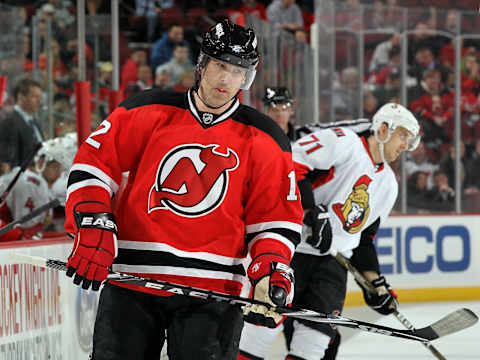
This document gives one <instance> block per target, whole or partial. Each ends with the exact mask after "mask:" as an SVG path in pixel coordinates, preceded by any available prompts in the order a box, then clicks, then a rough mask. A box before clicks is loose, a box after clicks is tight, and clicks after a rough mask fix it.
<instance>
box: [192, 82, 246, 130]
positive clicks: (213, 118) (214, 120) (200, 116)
mask: <svg viewBox="0 0 480 360" xmlns="http://www.w3.org/2000/svg"><path fill="white" fill-rule="evenodd" d="M187 99H188V106H189V108H190V111H191V112H192V114H193V116H194V117H195V118H196V119H197V120H198V121H199V122H200V123H201V124H202V126H207V127H208V126H212V125H215V124H218V123H219V122H222V121H224V120H226V119H228V118H229V117H230V116H231V115H232V114H233V113H234V112H235V110H237V109H238V107H239V106H240V101H238V99H235V101H234V102H233V103H232V105H230V107H229V108H228V109H227V110H225V111H224V112H223V113H221V114H219V115H217V114H212V113H209V112H201V111H199V110H198V109H197V106H196V105H195V101H193V96H192V89H189V90H188V92H187Z"/></svg>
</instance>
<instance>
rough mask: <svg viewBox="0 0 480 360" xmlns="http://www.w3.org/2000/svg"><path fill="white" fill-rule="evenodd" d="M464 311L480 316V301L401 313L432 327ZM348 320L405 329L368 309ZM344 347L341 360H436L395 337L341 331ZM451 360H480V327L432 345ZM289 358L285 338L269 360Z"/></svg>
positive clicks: (404, 308) (354, 311) (405, 308)
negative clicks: (457, 311) (461, 310)
mask: <svg viewBox="0 0 480 360" xmlns="http://www.w3.org/2000/svg"><path fill="white" fill-rule="evenodd" d="M460 308H468V309H470V310H472V311H473V312H474V313H475V314H477V316H480V301H475V302H461V303H459V302H439V303H422V304H402V305H401V306H400V308H399V311H400V312H401V313H402V314H404V315H405V316H406V318H407V319H408V320H410V322H411V323H412V324H413V325H414V326H416V327H424V326H428V325H431V324H432V323H434V322H435V321H437V320H439V319H440V318H442V317H443V316H445V315H447V314H449V313H451V312H453V311H455V310H457V309H460ZM344 316H347V317H350V318H353V319H358V320H362V321H368V322H373V323H376V324H380V325H385V326H390V327H394V328H398V329H404V326H403V325H402V324H401V323H400V322H399V321H398V320H397V319H396V318H395V317H394V316H393V315H390V316H381V315H377V314H376V313H375V312H373V311H372V310H370V309H369V308H367V307H352V308H346V309H345V312H344ZM340 331H341V333H342V344H341V346H340V351H339V353H338V355H337V359H338V360H342V359H345V360H428V359H436V357H434V356H433V354H432V353H431V352H430V351H429V350H428V349H427V348H426V347H425V346H423V345H422V344H421V343H418V342H416V341H410V340H403V339H398V338H394V337H389V336H384V335H377V334H370V333H367V332H364V331H360V330H352V329H347V328H341V330H340ZM432 344H433V345H434V346H435V347H436V348H437V350H439V351H440V353H442V355H443V356H445V357H446V358H447V359H448V360H467V359H472V360H473V359H475V360H480V323H477V324H475V325H474V326H472V327H470V328H468V329H465V330H462V331H460V332H458V333H455V334H451V335H448V336H445V337H442V338H440V339H438V340H435V341H433V342H432ZM285 354H286V350H285V345H284V341H283V336H280V337H279V338H277V340H276V343H275V346H274V348H273V349H272V351H271V353H270V355H269V357H268V358H267V360H283V359H284V356H285Z"/></svg>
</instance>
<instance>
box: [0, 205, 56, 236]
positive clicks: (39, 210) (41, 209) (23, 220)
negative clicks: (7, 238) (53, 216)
mask: <svg viewBox="0 0 480 360" xmlns="http://www.w3.org/2000/svg"><path fill="white" fill-rule="evenodd" d="M58 205H60V201H59V200H58V199H55V200H52V201H50V202H48V203H46V204H44V205H42V206H39V207H38V208H36V209H33V210H32V212H31V213H29V214H27V215H25V216H23V217H22V218H20V219H18V220H15V221H12V222H11V223H10V224H8V225H5V226H4V227H3V228H1V229H0V236H2V235H3V234H6V233H7V232H9V231H10V230H13V229H15V228H16V227H18V226H20V225H22V224H23V223H26V222H27V221H29V220H32V219H33V218H35V217H37V216H38V215H41V214H42V213H43V212H45V211H47V210H49V209H51V208H54V207H57V206H58Z"/></svg>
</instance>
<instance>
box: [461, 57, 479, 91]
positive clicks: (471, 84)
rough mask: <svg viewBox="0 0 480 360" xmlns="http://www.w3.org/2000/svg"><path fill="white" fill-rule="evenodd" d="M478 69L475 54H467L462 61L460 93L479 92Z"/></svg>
mask: <svg viewBox="0 0 480 360" xmlns="http://www.w3.org/2000/svg"><path fill="white" fill-rule="evenodd" d="M479 70H480V67H479V64H478V60H477V56H476V54H475V53H467V54H466V55H465V56H464V57H463V59H462V92H463V91H468V92H472V93H478V91H479V90H480V71H479Z"/></svg>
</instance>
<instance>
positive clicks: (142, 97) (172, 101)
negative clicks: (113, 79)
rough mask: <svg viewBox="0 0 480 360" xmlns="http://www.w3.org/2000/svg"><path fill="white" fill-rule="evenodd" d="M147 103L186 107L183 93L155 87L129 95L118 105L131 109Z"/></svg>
mask: <svg viewBox="0 0 480 360" xmlns="http://www.w3.org/2000/svg"><path fill="white" fill-rule="evenodd" d="M148 105H169V106H175V107H178V108H181V109H186V108H187V105H186V98H185V93H179V92H174V91H165V90H161V89H155V88H154V89H150V90H145V91H142V92H140V93H138V94H135V95H132V96H130V97H129V98H127V99H125V100H124V101H122V102H121V103H120V105H119V107H124V108H125V109H127V110H131V109H134V108H137V107H141V106H148Z"/></svg>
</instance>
